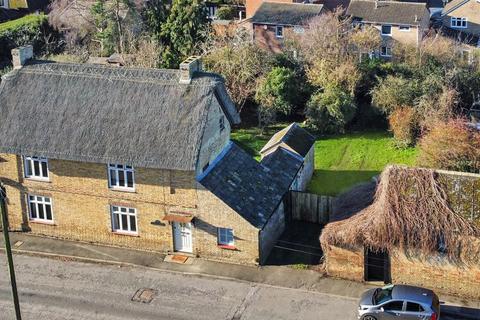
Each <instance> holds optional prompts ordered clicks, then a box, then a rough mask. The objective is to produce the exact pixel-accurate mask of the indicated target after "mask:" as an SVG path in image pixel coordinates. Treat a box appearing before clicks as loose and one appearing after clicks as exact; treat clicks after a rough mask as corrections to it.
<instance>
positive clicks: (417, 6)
mask: <svg viewBox="0 0 480 320" xmlns="http://www.w3.org/2000/svg"><path fill="white" fill-rule="evenodd" d="M347 14H348V15H349V16H351V17H352V19H353V23H354V24H355V25H370V26H373V27H375V28H376V29H378V32H379V33H380V35H381V37H382V45H381V47H380V48H379V50H378V52H375V54H377V55H379V56H381V57H384V58H390V57H392V54H393V51H394V46H395V44H396V43H399V44H403V45H419V44H420V42H421V40H422V39H423V37H424V35H425V33H426V32H427V31H428V29H429V23H430V14H429V12H428V9H427V6H426V4H425V3H414V2H398V1H374V0H353V1H351V2H350V5H349V6H348V9H347Z"/></svg>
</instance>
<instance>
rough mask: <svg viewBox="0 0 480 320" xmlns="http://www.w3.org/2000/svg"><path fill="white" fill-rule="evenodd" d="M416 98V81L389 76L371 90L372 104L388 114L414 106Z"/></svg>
mask: <svg viewBox="0 0 480 320" xmlns="http://www.w3.org/2000/svg"><path fill="white" fill-rule="evenodd" d="M418 96H419V92H418V88H417V84H416V81H414V80H413V81H412V80H410V79H405V78H403V77H397V76H392V75H389V76H387V77H386V78H385V79H382V80H380V82H379V83H378V85H377V86H375V88H373V90H372V104H373V105H374V106H375V107H377V108H379V109H380V110H382V111H383V112H385V113H386V114H390V113H392V112H393V111H394V110H395V109H396V108H399V107H401V106H412V105H414V103H415V99H416V98H417V97H418Z"/></svg>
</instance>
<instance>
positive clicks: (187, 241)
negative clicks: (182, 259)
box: [173, 222, 192, 252]
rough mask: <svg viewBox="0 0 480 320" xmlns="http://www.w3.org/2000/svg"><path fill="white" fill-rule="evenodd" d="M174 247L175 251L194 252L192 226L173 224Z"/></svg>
mask: <svg viewBox="0 0 480 320" xmlns="http://www.w3.org/2000/svg"><path fill="white" fill-rule="evenodd" d="M173 246H174V249H175V251H183V252H192V224H191V223H190V222H187V223H181V222H174V223H173Z"/></svg>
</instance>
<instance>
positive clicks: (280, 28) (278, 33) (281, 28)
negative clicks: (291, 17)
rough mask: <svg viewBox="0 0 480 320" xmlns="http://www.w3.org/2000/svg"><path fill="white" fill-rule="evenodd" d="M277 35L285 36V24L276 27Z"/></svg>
mask: <svg viewBox="0 0 480 320" xmlns="http://www.w3.org/2000/svg"><path fill="white" fill-rule="evenodd" d="M275 36H276V37H277V38H283V26H277V27H276V28H275Z"/></svg>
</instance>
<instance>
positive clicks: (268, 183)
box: [199, 143, 302, 229]
mask: <svg viewBox="0 0 480 320" xmlns="http://www.w3.org/2000/svg"><path fill="white" fill-rule="evenodd" d="M227 148H228V149H227V150H225V151H224V155H223V156H221V158H220V159H219V160H218V162H216V163H214V164H212V168H210V169H209V170H208V171H207V172H206V173H205V175H204V176H203V177H201V178H200V179H199V182H200V184H202V185H203V186H204V187H205V188H206V189H207V190H209V191H210V192H212V193H213V194H215V195H216V196H217V197H218V198H220V199H221V200H222V201H223V202H224V203H225V204H227V205H228V206H229V207H230V208H232V209H233V210H235V211H236V212H238V213H239V214H240V215H241V216H242V217H243V218H244V219H245V220H247V221H248V222H249V223H250V224H252V225H253V226H254V227H256V228H258V229H261V228H262V227H263V226H264V225H265V223H266V222H267V221H268V218H269V217H270V215H271V214H272V213H273V212H274V210H275V209H276V208H277V207H278V205H279V204H280V201H281V200H282V198H283V196H284V194H285V193H286V192H287V191H288V189H289V187H290V184H291V183H292V181H293V179H294V177H295V175H296V172H297V171H298V170H299V168H300V166H301V163H302V162H301V161H299V160H298V158H297V159H296V160H295V158H293V160H292V157H291V155H290V156H289V155H285V154H283V151H281V152H282V153H281V154H279V155H278V158H277V156H275V157H272V158H269V160H268V161H267V162H266V163H262V164H261V163H259V162H257V161H255V160H254V159H253V158H252V157H251V156H250V155H249V154H247V153H246V152H245V151H243V150H242V149H241V148H240V147H238V146H237V145H236V144H234V143H231V144H230V145H229V146H228V147H227ZM287 158H289V160H288V161H291V162H290V164H292V167H288V168H287V170H285V172H280V171H278V170H281V169H282V168H283V169H285V168H284V165H286V164H280V163H278V161H283V160H285V159H287Z"/></svg>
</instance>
